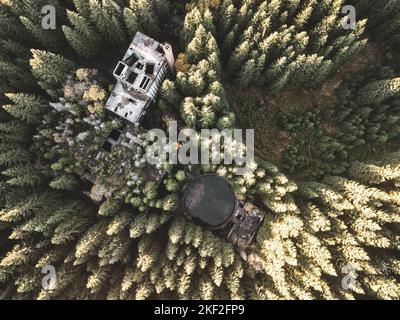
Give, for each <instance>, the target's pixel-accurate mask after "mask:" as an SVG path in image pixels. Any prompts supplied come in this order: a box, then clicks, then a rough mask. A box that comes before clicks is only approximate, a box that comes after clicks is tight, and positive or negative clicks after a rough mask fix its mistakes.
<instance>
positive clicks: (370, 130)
mask: <svg viewBox="0 0 400 320" xmlns="http://www.w3.org/2000/svg"><path fill="white" fill-rule="evenodd" d="M46 5H50V6H53V7H54V8H55V10H56V28H55V29H44V28H43V27H42V19H43V16H44V14H43V13H42V8H43V7H44V6H46ZM345 5H352V6H354V7H355V9H356V13H357V21H356V25H355V27H354V28H344V27H343V17H344V15H343V13H342V8H343V7H344V6H345ZM137 31H140V32H142V33H144V34H146V35H148V36H150V37H152V38H154V39H157V41H159V42H162V43H164V42H168V43H170V44H171V45H172V48H173V51H174V54H175V59H176V60H175V73H174V74H170V75H169V76H168V78H167V79H166V80H164V82H163V83H162V86H161V89H160V91H159V93H158V96H157V99H156V102H155V103H154V105H152V106H151V107H150V109H149V110H148V112H147V114H146V116H145V118H144V120H143V126H144V128H145V129H151V128H162V129H164V130H168V126H169V123H170V121H171V120H173V121H176V122H177V123H178V126H179V129H184V128H191V129H194V130H196V131H197V132H200V130H201V129H213V128H217V129H219V130H223V129H234V128H242V129H254V130H255V155H256V157H255V162H254V163H252V164H251V169H252V170H251V171H248V172H247V173H246V174H244V175H237V174H236V169H235V166H234V165H226V164H218V165H200V166H199V168H196V169H195V168H193V166H190V165H189V166H184V165H179V164H177V165H171V164H165V165H163V166H162V169H163V170H164V171H165V177H164V179H163V181H162V182H161V185H157V184H156V183H155V182H153V181H147V180H146V179H144V178H143V176H144V174H145V168H146V163H144V161H143V157H142V155H143V153H144V150H145V148H146V142H141V144H138V145H137V146H136V149H134V150H131V151H130V152H131V154H130V156H129V157H127V155H126V154H125V151H124V149H123V148H122V147H120V146H118V147H116V148H115V149H114V150H113V151H112V152H110V153H109V154H108V155H107V156H106V157H105V158H104V159H102V160H101V161H99V162H97V163H95V162H93V161H89V159H88V158H87V157H86V156H85V154H83V155H81V154H80V153H79V152H80V151H79V150H78V148H75V147H77V146H80V145H83V144H84V145H85V148H87V149H88V150H94V151H95V150H97V148H98V147H99V144H100V143H101V141H103V140H104V139H105V138H106V137H107V136H109V134H110V132H113V130H116V129H118V128H120V127H121V125H122V124H123V119H120V118H118V117H114V116H110V114H108V113H107V110H106V109H105V104H106V101H107V98H108V96H109V95H110V93H111V91H112V89H113V86H114V84H115V79H113V77H112V71H113V69H114V67H115V65H116V63H117V62H118V60H119V59H120V57H121V56H123V53H124V52H125V51H126V49H127V48H128V46H129V44H130V42H131V41H132V38H133V37H134V35H135V34H136V32H137ZM399 54H400V0H381V1H373V0H370V1H368V0H354V1H345V0H268V1H266V0H191V1H189V0H188V1H178V0H170V1H168V0H0V105H1V108H0V299H400V260H399V256H400V252H399V251H400V62H399V61H400V60H399ZM61 109H62V110H64V111H65V110H66V111H68V112H59V110H61ZM57 110H58V111H57ZM202 143H206V144H207V143H212V142H210V141H202ZM224 151H225V152H227V153H231V154H234V153H235V152H236V150H235V146H232V148H231V149H229V150H228V149H227V150H224ZM122 167H124V168H125V169H126V171H124V172H126V173H124V174H121V168H122ZM194 170H200V171H201V173H215V174H217V175H219V176H221V177H224V178H225V179H226V180H227V181H229V183H230V184H231V185H232V187H233V189H234V191H235V194H236V195H237V196H238V197H239V198H243V199H250V200H251V201H253V202H255V203H258V204H259V205H260V206H262V208H263V210H264V211H265V218H264V220H263V223H262V225H261V227H260V229H259V231H258V233H257V236H256V238H255V239H254V241H253V243H252V244H251V246H250V247H249V248H247V250H246V252H241V251H240V250H237V248H235V247H234V246H232V244H231V243H229V242H228V241H226V240H225V239H223V238H221V237H218V236H217V235H215V234H214V233H212V232H210V231H207V230H205V229H204V228H203V227H202V226H200V225H198V224H195V223H194V222H192V221H190V220H187V219H185V218H183V217H180V216H176V215H174V214H173V209H174V207H175V205H176V203H177V202H178V201H179V194H178V190H179V185H180V184H181V183H182V181H184V180H185V179H186V178H187V177H188V176H190V174H191V173H192V172H193V171H194ZM94 171H95V172H96V175H95V176H94V175H93V174H92V173H93V172H94ZM48 265H51V266H54V268H55V270H56V272H57V283H56V286H55V287H54V288H53V290H47V289H46V288H45V287H43V285H42V279H43V276H44V274H43V273H42V269H43V267H45V266H48ZM349 278H350V281H348V280H349Z"/></svg>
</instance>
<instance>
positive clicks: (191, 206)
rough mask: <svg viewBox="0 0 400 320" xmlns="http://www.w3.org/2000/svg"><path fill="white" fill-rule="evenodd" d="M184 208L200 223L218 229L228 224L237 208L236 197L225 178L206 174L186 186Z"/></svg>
mask: <svg viewBox="0 0 400 320" xmlns="http://www.w3.org/2000/svg"><path fill="white" fill-rule="evenodd" d="M183 190H184V191H183V206H184V208H185V210H186V212H187V213H188V214H189V215H190V216H191V217H192V218H193V219H194V220H196V221H197V222H198V223H201V224H203V225H205V226H206V227H208V228H209V229H218V228H219V227H222V226H223V225H224V224H225V223H226V222H228V221H229V220H230V218H231V216H232V213H233V212H234V210H235V208H236V202H237V201H236V196H235V193H234V192H233V190H232V188H231V186H230V185H229V183H228V182H227V181H225V180H224V179H223V178H221V177H219V176H217V175H214V174H206V175H201V176H199V177H196V178H195V179H194V180H192V181H190V182H188V183H186V184H185V186H184V189H183Z"/></svg>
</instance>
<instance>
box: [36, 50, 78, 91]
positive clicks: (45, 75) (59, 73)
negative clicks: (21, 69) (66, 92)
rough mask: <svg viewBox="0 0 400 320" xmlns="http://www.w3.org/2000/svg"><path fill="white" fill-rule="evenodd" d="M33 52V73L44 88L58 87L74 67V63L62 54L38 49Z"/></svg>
mask: <svg viewBox="0 0 400 320" xmlns="http://www.w3.org/2000/svg"><path fill="white" fill-rule="evenodd" d="M31 52H32V55H33V56H32V59H31V60H30V61H29V63H30V65H31V68H32V73H33V75H34V76H35V77H36V78H37V79H38V81H40V84H41V86H42V87H44V89H52V88H55V87H57V85H58V84H60V83H61V82H62V81H63V80H64V79H65V77H66V75H67V74H68V73H69V72H70V71H71V70H72V69H73V68H74V63H73V62H72V61H70V60H68V59H66V58H64V57H63V56H61V55H58V54H55V53H51V52H48V51H43V50H37V49H32V50H31Z"/></svg>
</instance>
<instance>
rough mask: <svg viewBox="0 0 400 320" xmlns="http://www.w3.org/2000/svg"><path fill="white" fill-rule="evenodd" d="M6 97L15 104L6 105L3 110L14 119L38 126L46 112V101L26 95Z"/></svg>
mask: <svg viewBox="0 0 400 320" xmlns="http://www.w3.org/2000/svg"><path fill="white" fill-rule="evenodd" d="M6 97H7V98H8V99H10V100H11V101H12V102H13V104H9V105H5V106H3V108H4V109H5V110H6V111H7V112H9V113H10V114H11V115H12V116H13V117H15V118H17V119H21V120H22V121H25V122H27V123H30V124H38V123H39V122H40V120H41V115H42V114H44V113H45V112H46V108H47V106H46V101H45V100H43V99H42V98H40V97H37V96H34V95H31V94H25V93H8V94H6Z"/></svg>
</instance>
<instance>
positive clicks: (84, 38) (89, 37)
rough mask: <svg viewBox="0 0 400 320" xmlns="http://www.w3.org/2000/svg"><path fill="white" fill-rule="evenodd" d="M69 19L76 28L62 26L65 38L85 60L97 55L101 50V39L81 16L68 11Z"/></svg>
mask: <svg viewBox="0 0 400 320" xmlns="http://www.w3.org/2000/svg"><path fill="white" fill-rule="evenodd" d="M67 15H68V19H69V21H70V23H71V24H72V26H73V27H74V28H71V27H68V26H62V29H63V31H64V34H65V37H66V39H67V40H68V42H69V43H70V45H71V46H72V47H73V48H74V50H75V51H76V52H77V53H78V54H79V55H81V56H83V57H85V58H90V57H92V56H94V55H96V54H97V53H98V52H99V50H100V49H101V39H100V38H99V36H98V35H97V34H96V32H95V31H94V30H93V28H92V27H91V26H90V24H89V23H88V22H87V21H86V20H85V19H84V18H83V17H81V16H79V15H78V14H77V13H75V12H73V11H67Z"/></svg>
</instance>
